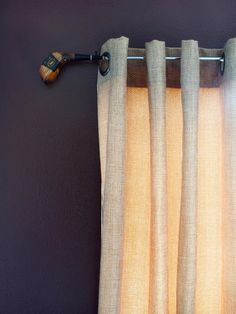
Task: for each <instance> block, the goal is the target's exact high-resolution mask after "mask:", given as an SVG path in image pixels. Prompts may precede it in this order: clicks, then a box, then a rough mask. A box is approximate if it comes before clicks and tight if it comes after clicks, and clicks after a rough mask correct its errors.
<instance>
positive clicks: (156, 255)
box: [97, 36, 236, 314]
mask: <svg viewBox="0 0 236 314" xmlns="http://www.w3.org/2000/svg"><path fill="white" fill-rule="evenodd" d="M105 51H108V52H109V53H110V55H111V60H110V71H109V72H108V74H107V75H106V76H102V75H101V74H100V73H99V72H98V81H97V96H98V126H99V149H100V162H101V261H100V282H99V308H98V312H99V314H167V313H170V314H172V313H177V314H192V313H196V314H231V313H236V196H235V195H236V39H235V38H233V39H230V40H228V41H227V43H226V44H225V47H224V49H204V48H200V47H198V42H197V41H194V40H183V41H182V45H181V48H169V47H166V46H165V42H163V41H159V40H152V41H150V42H146V43H145V49H139V48H129V39H128V38H127V37H124V36H121V37H119V38H111V39H109V40H108V41H106V42H105V43H104V44H103V46H102V48H101V53H103V52H105ZM223 51H224V52H225V60H226V61H225V72H224V75H223V76H221V75H220V72H219V63H218V62H216V61H210V62H205V61H204V62H200V61H199V56H206V55H212V56H220V55H221V54H222V53H223ZM128 55H140V56H145V61H134V60H130V61H129V63H128V62H127V56H128ZM171 55H177V56H178V55H179V56H181V61H174V62H173V61H166V60H165V57H166V56H171Z"/></svg>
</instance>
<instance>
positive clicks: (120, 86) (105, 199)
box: [98, 38, 128, 314]
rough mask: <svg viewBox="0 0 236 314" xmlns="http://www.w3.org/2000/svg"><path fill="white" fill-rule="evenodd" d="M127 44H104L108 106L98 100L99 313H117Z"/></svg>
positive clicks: (105, 93) (124, 41) (118, 42)
mask: <svg viewBox="0 0 236 314" xmlns="http://www.w3.org/2000/svg"><path fill="white" fill-rule="evenodd" d="M127 47H128V40H126V39H124V38H122V39H121V40H112V39H111V40H109V41H108V42H107V44H106V45H105V46H104V49H107V50H108V51H110V52H111V55H112V58H111V72H110V73H109V76H111V78H110V82H109V85H107V87H106V91H103V92H104V97H105V98H107V101H106V106H108V108H103V102H102V99H100V102H99V103H98V115H99V117H100V119H99V126H100V131H101V133H100V144H101V146H100V147H101V156H103V157H104V160H103V163H104V164H103V165H102V168H103V171H102V173H103V174H102V178H103V182H104V186H103V187H102V188H103V192H102V226H101V229H102V230H101V232H102V243H101V261H100V284H99V291H100V298H99V313H112V314H113V313H114V314H115V313H120V310H119V309H120V285H121V270H122V246H123V241H122V239H123V215H124V213H123V209H124V188H123V187H124V159H125V145H124V144H125V104H126V77H127ZM109 76H108V77H109ZM108 77H107V78H108ZM98 90H99V84H98ZM104 111H105V114H103V113H104ZM103 119H104V120H103ZM104 128H107V130H106V131H105V130H104ZM103 135H106V138H104V137H103Z"/></svg>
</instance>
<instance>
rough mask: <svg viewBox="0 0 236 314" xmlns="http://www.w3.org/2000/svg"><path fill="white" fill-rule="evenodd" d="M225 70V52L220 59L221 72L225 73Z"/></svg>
mask: <svg viewBox="0 0 236 314" xmlns="http://www.w3.org/2000/svg"><path fill="white" fill-rule="evenodd" d="M224 71H225V53H224V52H223V54H222V56H221V60H220V74H221V75H223V74H224Z"/></svg>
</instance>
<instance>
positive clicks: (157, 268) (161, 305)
mask: <svg viewBox="0 0 236 314" xmlns="http://www.w3.org/2000/svg"><path fill="white" fill-rule="evenodd" d="M145 48H146V62H147V73H148V97H149V114H150V142H151V151H150V155H151V156H150V159H151V226H150V229H151V231H150V233H151V234H150V237H151V243H150V278H151V280H150V284H149V313H153V314H157V313H167V312H168V270H167V261H168V257H167V254H168V252H167V240H168V238H167V212H168V211H167V182H166V181H167V179H166V175H167V173H166V172H167V171H166V118H165V116H166V108H165V93H166V62H165V43H164V42H161V41H157V40H153V41H151V42H149V43H146V46H145Z"/></svg>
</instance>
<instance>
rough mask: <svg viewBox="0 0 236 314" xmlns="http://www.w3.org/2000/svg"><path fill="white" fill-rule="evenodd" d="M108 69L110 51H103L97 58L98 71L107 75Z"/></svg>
mask: <svg viewBox="0 0 236 314" xmlns="http://www.w3.org/2000/svg"><path fill="white" fill-rule="evenodd" d="M109 70H110V53H109V52H107V51H105V52H104V53H103V54H102V58H101V59H100V60H99V72H100V74H101V75H102V76H105V75H107V73H108V72H109Z"/></svg>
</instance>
